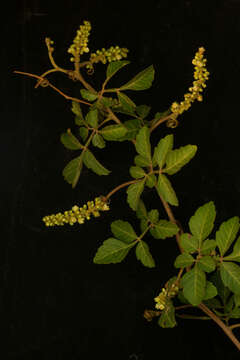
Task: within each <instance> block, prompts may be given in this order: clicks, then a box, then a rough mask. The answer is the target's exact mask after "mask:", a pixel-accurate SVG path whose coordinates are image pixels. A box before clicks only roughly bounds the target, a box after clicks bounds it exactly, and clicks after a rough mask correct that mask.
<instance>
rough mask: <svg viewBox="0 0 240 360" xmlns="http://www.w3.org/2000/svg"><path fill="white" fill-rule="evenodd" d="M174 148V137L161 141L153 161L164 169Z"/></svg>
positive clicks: (166, 137)
mask: <svg viewBox="0 0 240 360" xmlns="http://www.w3.org/2000/svg"><path fill="white" fill-rule="evenodd" d="M172 148H173V135H172V134H171V135H167V136H165V137H164V138H163V139H161V140H160V141H159V143H158V144H157V146H156V147H155V149H154V154H153V161H156V163H157V164H158V166H159V168H160V169H162V168H163V166H164V165H165V162H166V157H167V154H168V153H169V151H171V150H172Z"/></svg>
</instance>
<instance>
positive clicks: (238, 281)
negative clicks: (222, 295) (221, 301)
mask: <svg viewBox="0 0 240 360" xmlns="http://www.w3.org/2000/svg"><path fill="white" fill-rule="evenodd" d="M220 275H221V278H222V281H223V283H224V285H225V286H227V287H228V288H229V289H230V290H231V291H232V292H233V293H236V294H240V267H239V266H238V265H237V264H235V263H233V262H222V263H221V264H220Z"/></svg>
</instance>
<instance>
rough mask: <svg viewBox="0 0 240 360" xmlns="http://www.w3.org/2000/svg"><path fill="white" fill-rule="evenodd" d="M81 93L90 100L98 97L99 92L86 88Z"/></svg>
mask: <svg viewBox="0 0 240 360" xmlns="http://www.w3.org/2000/svg"><path fill="white" fill-rule="evenodd" d="M80 93H81V96H82V98H83V99H85V100H88V101H94V100H96V99H97V98H98V95H97V94H94V93H92V92H91V91H89V90H86V89H81V90H80Z"/></svg>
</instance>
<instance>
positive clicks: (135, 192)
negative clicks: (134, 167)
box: [127, 179, 145, 211]
mask: <svg viewBox="0 0 240 360" xmlns="http://www.w3.org/2000/svg"><path fill="white" fill-rule="evenodd" d="M144 183H145V180H144V179H143V180H140V181H138V182H137V183H135V184H131V185H130V186H129V187H128V188H127V202H128V204H129V206H130V207H131V208H132V209H133V210H134V211H136V210H137V207H138V203H139V200H140V196H141V195H142V192H143V189H144Z"/></svg>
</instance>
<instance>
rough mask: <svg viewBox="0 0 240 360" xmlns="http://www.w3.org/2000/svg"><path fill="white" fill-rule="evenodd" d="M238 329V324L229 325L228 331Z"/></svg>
mask: <svg viewBox="0 0 240 360" xmlns="http://www.w3.org/2000/svg"><path fill="white" fill-rule="evenodd" d="M238 327H240V324H234V325H230V326H229V329H231V330H233V329H236V328H238Z"/></svg>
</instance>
